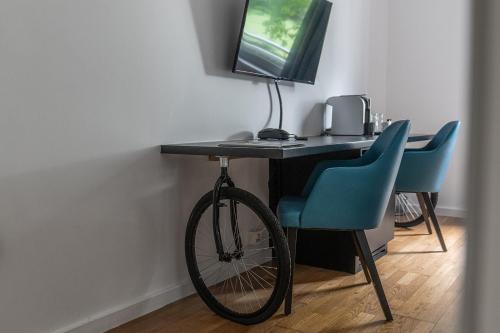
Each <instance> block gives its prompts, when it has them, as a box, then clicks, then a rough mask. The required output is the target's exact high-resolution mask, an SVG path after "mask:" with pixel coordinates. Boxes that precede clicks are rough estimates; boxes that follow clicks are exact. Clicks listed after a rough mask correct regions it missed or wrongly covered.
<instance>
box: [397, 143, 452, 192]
mask: <svg viewBox="0 0 500 333" xmlns="http://www.w3.org/2000/svg"><path fill="white" fill-rule="evenodd" d="M443 153H444V152H443V151H441V150H439V149H438V150H428V151H425V150H423V151H405V153H404V155H403V159H402V161H401V167H400V169H399V174H398V179H397V181H396V184H397V190H398V191H401V192H407V191H408V192H438V191H439V189H440V187H441V185H442V183H443V181H444V178H445V176H446V171H447V169H448V160H447V159H445V158H442V157H441V155H442V154H443Z"/></svg>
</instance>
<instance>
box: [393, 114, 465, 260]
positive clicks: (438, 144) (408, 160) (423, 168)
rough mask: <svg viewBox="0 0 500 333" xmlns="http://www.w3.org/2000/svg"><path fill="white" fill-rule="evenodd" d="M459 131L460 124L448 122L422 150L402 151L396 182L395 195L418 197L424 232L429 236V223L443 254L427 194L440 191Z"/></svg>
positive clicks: (442, 242)
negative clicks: (423, 221)
mask: <svg viewBox="0 0 500 333" xmlns="http://www.w3.org/2000/svg"><path fill="white" fill-rule="evenodd" d="M459 129H460V122H459V121H452V122H449V123H447V124H446V125H444V126H443V128H441V130H439V132H438V133H437V134H436V135H435V136H434V138H433V139H432V140H431V141H430V142H429V143H428V144H427V145H426V146H425V147H423V148H420V149H407V150H405V152H404V155H403V160H402V161H401V167H400V169H399V174H398V177H397V180H396V191H397V192H405V193H416V194H417V198H418V201H419V204H420V208H421V210H422V215H423V216H424V219H425V222H426V223H427V229H428V230H429V233H432V229H431V222H432V224H433V225H434V229H436V234H437V236H438V239H439V242H440V243H441V247H442V249H443V251H445V252H446V251H447V248H446V243H445V241H444V237H443V234H442V232H441V228H440V227H439V222H438V219H437V217H436V213H435V211H434V205H433V204H432V202H431V199H430V197H429V193H437V192H439V191H440V190H441V186H442V185H443V182H444V180H445V176H446V173H447V171H448V166H449V164H450V161H451V156H452V154H453V150H454V148H455V144H456V141H457V136H458V132H459Z"/></svg>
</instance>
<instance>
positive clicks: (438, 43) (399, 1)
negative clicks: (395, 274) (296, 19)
mask: <svg viewBox="0 0 500 333" xmlns="http://www.w3.org/2000/svg"><path fill="white" fill-rule="evenodd" d="M469 7H470V0H438V1H436V0H421V1H414V0H389V28H388V30H389V43H388V44H389V56H388V66H387V68H388V74H387V110H388V112H387V113H388V115H389V116H391V117H392V118H395V119H401V118H407V119H410V120H411V121H412V131H413V132H421V133H422V132H435V131H437V130H438V129H439V128H440V127H441V126H442V125H443V124H444V123H446V122H448V121H451V120H461V121H462V122H463V127H462V131H461V134H460V137H459V140H458V144H457V149H456V152H455V155H454V159H453V162H452V165H451V167H450V171H449V173H448V176H447V180H446V183H445V185H444V187H443V190H442V192H441V196H440V201H439V208H440V209H441V212H442V213H447V214H457V215H462V214H463V212H464V211H465V206H466V205H465V192H466V186H465V179H466V177H465V170H466V164H467V156H466V152H467V143H468V129H469V125H468V106H469V104H468V88H469V77H468V74H469V68H470V66H469V40H470V33H469V30H470V18H469V15H470V8H469Z"/></svg>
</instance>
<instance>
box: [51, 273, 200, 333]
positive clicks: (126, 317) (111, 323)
mask: <svg viewBox="0 0 500 333" xmlns="http://www.w3.org/2000/svg"><path fill="white" fill-rule="evenodd" d="M193 293H194V289H193V287H192V285H191V281H189V282H188V281H186V282H184V283H183V284H180V285H177V286H173V287H170V288H166V289H164V290H161V291H158V292H155V293H151V294H149V295H146V296H144V297H141V298H139V299H137V300H135V301H132V302H130V303H129V304H127V305H123V306H118V307H115V308H111V309H109V310H107V311H105V312H102V313H98V314H96V315H95V316H91V317H89V318H86V319H84V320H81V321H79V322H77V323H74V324H72V325H70V326H67V327H64V328H61V329H58V330H57V331H55V332H54V333H99V332H104V331H107V330H110V329H112V328H114V327H117V326H120V325H122V324H125V323H126V322H129V321H131V320H133V319H136V318H138V317H140V316H143V315H145V314H148V313H150V312H152V311H155V310H158V309H160V308H162V307H164V306H165V305H167V304H170V303H173V302H175V301H177V300H179V299H182V298H184V297H187V296H189V295H192V294H193Z"/></svg>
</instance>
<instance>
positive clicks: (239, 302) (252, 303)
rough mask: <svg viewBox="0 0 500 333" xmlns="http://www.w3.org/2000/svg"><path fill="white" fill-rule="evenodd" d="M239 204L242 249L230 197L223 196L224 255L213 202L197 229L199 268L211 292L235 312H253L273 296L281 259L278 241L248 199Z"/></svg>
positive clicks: (240, 314)
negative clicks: (215, 229)
mask: <svg viewBox="0 0 500 333" xmlns="http://www.w3.org/2000/svg"><path fill="white" fill-rule="evenodd" d="M233 201H234V202H235V203H236V207H237V214H236V215H237V225H238V230H239V232H240V237H241V245H242V246H241V251H238V250H237V246H236V242H235V241H234V240H235V231H236V228H233V227H232V224H231V218H230V207H231V202H230V200H227V199H223V200H221V204H222V205H221V207H220V220H219V224H220V231H221V238H222V242H223V247H224V252H225V256H224V257H223V258H222V259H221V258H220V256H219V255H218V254H217V251H216V248H215V241H214V236H213V224H212V214H211V213H212V209H210V208H211V207H212V206H211V205H210V206H209V207H207V209H205V210H204V212H203V213H202V215H201V216H200V219H199V222H198V224H197V226H196V229H195V236H194V244H193V247H194V249H193V250H194V251H193V257H194V258H195V265H194V273H195V276H197V277H198V281H199V282H200V284H201V285H202V287H203V288H204V289H206V291H207V292H208V293H207V297H210V298H212V301H215V302H216V304H217V306H218V307H220V308H221V309H223V311H225V312H228V313H230V314H232V315H234V316H238V317H248V318H251V317H254V316H257V315H258V314H259V313H261V312H262V311H263V310H264V309H265V308H266V306H267V305H268V303H269V302H271V301H272V300H273V297H274V293H275V290H276V287H277V283H278V279H279V273H280V272H279V269H280V265H279V261H278V258H277V257H275V256H274V253H276V249H275V248H274V245H272V244H274V243H275V242H270V241H269V240H270V239H272V233H271V232H270V230H269V228H268V226H267V225H266V224H265V223H264V222H263V221H262V219H261V218H260V217H259V216H258V215H257V213H255V212H254V210H253V209H252V208H250V207H248V206H247V205H246V204H245V203H243V202H239V201H236V200H233Z"/></svg>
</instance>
